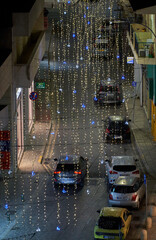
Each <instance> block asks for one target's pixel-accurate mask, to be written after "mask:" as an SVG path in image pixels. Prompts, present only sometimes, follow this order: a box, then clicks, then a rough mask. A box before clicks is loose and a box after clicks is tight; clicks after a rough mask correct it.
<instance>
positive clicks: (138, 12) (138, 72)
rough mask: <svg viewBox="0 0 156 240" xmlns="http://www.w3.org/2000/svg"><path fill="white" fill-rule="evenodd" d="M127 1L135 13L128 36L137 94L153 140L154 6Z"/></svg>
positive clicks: (155, 95)
mask: <svg viewBox="0 0 156 240" xmlns="http://www.w3.org/2000/svg"><path fill="white" fill-rule="evenodd" d="M129 2H130V4H131V7H132V8H133V10H134V12H135V18H134V19H133V20H132V22H131V24H130V29H129V31H128V33H127V38H128V41H129V45H130V47H131V50H132V52H133V56H134V77H135V81H136V83H137V85H136V86H137V88H136V93H137V95H138V97H139V98H140V105H141V106H142V107H143V108H144V110H145V113H146V116H147V119H148V120H149V123H150V126H151V134H152V136H153V139H154V140H155V141H156V119H155V117H156V89H155V88H156V5H155V3H154V1H153V2H152V1H150V2H149V3H147V2H146V3H142V5H139V4H138V3H136V1H133V0H129ZM138 19H139V21H138Z"/></svg>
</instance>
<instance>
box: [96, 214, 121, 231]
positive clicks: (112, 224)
mask: <svg viewBox="0 0 156 240" xmlns="http://www.w3.org/2000/svg"><path fill="white" fill-rule="evenodd" d="M121 222H122V219H121V218H120V217H109V216H108V217H104V216H101V217H100V218H99V221H98V226H99V227H100V228H103V229H120V228H121Z"/></svg>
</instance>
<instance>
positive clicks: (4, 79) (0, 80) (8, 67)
mask: <svg viewBox="0 0 156 240" xmlns="http://www.w3.org/2000/svg"><path fill="white" fill-rule="evenodd" d="M11 82H12V54H10V55H9V56H8V57H7V58H6V60H5V62H4V63H3V64H2V65H1V67H0V99H1V98H2V97H3V96H4V94H5V92H6V91H7V89H8V88H9V86H10V84H11Z"/></svg>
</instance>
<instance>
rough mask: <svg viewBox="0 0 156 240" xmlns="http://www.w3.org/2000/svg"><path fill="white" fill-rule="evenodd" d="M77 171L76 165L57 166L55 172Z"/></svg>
mask: <svg viewBox="0 0 156 240" xmlns="http://www.w3.org/2000/svg"><path fill="white" fill-rule="evenodd" d="M77 169H78V164H58V165H57V171H75V170H77Z"/></svg>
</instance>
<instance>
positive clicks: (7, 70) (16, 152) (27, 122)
mask: <svg viewBox="0 0 156 240" xmlns="http://www.w3.org/2000/svg"><path fill="white" fill-rule="evenodd" d="M7 4H8V3H6V4H5V3H3V6H2V5H1V10H0V11H1V14H0V36H1V37H0V169H1V171H2V172H3V171H4V172H5V171H9V170H11V171H12V172H16V171H17V169H18V166H19V164H20V161H21V158H22V155H23V152H24V146H25V143H26V142H27V141H28V136H29V133H30V132H31V128H32V125H33V121H34V102H33V101H32V100H31V99H30V97H29V96H30V93H31V92H33V91H34V78H35V75H36V73H37V70H38V67H39V64H40V61H41V59H42V58H43V55H44V52H45V31H44V1H43V0H27V1H25V2H23V1H19V0H15V1H13V2H12V3H11V4H10V3H9V4H10V5H8V6H7Z"/></svg>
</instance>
